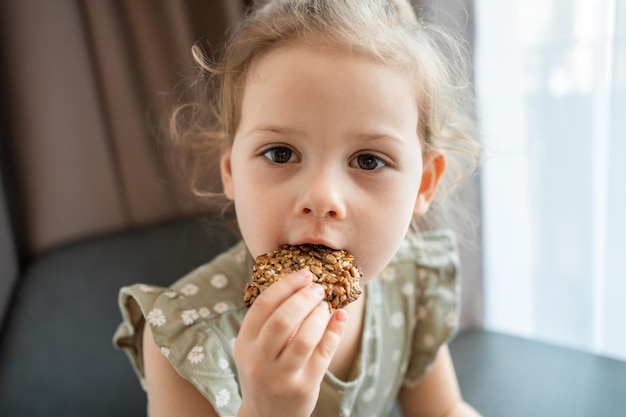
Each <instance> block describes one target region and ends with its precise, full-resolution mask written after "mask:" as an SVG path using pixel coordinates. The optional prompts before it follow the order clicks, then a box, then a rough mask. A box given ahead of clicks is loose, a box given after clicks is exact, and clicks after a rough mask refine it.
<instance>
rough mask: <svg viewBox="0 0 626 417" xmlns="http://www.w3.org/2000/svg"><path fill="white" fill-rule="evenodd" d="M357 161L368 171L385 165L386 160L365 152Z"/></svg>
mask: <svg viewBox="0 0 626 417" xmlns="http://www.w3.org/2000/svg"><path fill="white" fill-rule="evenodd" d="M356 163H357V165H358V167H359V168H360V169H363V170H366V171H373V170H375V169H378V168H381V167H383V166H385V162H383V161H382V160H381V159H380V158H378V157H377V156H375V155H372V154H370V153H365V154H362V155H359V156H357V157H356Z"/></svg>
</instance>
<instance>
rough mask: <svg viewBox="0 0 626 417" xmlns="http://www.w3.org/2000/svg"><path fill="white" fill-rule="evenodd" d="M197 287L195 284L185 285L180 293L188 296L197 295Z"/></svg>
mask: <svg viewBox="0 0 626 417" xmlns="http://www.w3.org/2000/svg"><path fill="white" fill-rule="evenodd" d="M198 290H199V288H198V286H197V285H195V284H187V285H185V286H184V287H183V288H182V289H181V290H180V292H182V293H183V294H185V295H187V296H190V295H196V294H197V293H198Z"/></svg>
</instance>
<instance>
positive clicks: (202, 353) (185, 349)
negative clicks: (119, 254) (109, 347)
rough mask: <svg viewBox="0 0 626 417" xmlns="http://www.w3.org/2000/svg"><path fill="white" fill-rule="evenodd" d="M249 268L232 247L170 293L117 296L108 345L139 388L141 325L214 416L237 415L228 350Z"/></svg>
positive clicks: (155, 290)
mask: <svg viewBox="0 0 626 417" xmlns="http://www.w3.org/2000/svg"><path fill="white" fill-rule="evenodd" d="M250 262H251V261H250V259H248V257H247V251H246V250H245V247H244V246H243V245H238V246H236V247H234V248H233V249H231V250H230V251H229V252H226V253H225V254H223V255H221V256H220V257H218V258H216V260H215V261H213V262H211V263H210V264H207V265H204V266H202V267H200V268H198V269H197V270H195V271H193V272H192V273H190V274H189V275H188V276H186V277H185V278H183V279H181V280H180V281H178V282H177V283H175V284H174V285H173V286H172V287H171V288H162V287H155V286H150V285H145V284H136V285H133V286H129V287H124V288H122V289H121V290H120V294H119V305H120V309H121V312H122V318H123V322H122V323H121V324H120V325H119V327H118V329H117V332H116V333H115V336H114V339H113V341H114V345H115V346H116V347H118V348H120V349H122V350H123V351H124V352H125V353H126V354H127V355H128V357H129V359H130V361H131V364H132V366H133V368H134V370H135V373H136V374H137V376H138V378H139V380H140V382H141V384H142V386H144V388H145V372H144V364H143V349H142V334H143V328H144V326H145V325H146V324H147V325H149V326H150V328H151V330H152V334H153V337H154V341H155V344H156V345H157V346H158V347H159V348H160V350H161V352H162V353H163V355H164V356H165V357H166V358H167V359H168V360H169V362H170V363H171V364H172V366H173V367H174V368H175V369H176V370H177V371H178V373H179V374H180V375H181V376H183V377H184V378H185V379H187V380H189V381H190V382H191V383H192V384H193V385H194V386H195V387H196V388H197V389H198V390H199V391H200V392H201V393H202V394H203V395H204V396H205V397H206V398H207V399H208V400H209V401H210V402H211V404H212V405H213V408H214V409H215V411H216V412H217V413H218V414H219V415H235V414H236V413H237V410H238V409H239V406H240V404H241V395H240V392H239V384H238V380H237V371H236V369H235V363H234V359H233V354H232V346H233V343H234V340H235V338H236V335H237V333H238V331H239V328H240V326H241V322H242V321H243V317H244V315H245V312H246V311H247V309H246V307H245V305H244V304H243V299H242V296H241V294H242V288H243V285H245V282H246V281H247V280H248V278H249V271H251V263H250Z"/></svg>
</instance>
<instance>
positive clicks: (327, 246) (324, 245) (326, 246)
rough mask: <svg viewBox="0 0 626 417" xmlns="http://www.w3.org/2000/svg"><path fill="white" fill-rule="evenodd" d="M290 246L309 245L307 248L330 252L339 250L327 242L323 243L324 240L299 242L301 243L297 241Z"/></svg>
mask: <svg viewBox="0 0 626 417" xmlns="http://www.w3.org/2000/svg"><path fill="white" fill-rule="evenodd" d="M291 245H293V246H302V245H309V246H315V247H317V248H324V249H329V250H331V251H337V250H341V248H337V247H336V246H335V245H333V244H332V243H330V242H328V241H325V240H322V239H307V240H301V241H297V242H295V243H292V244H291Z"/></svg>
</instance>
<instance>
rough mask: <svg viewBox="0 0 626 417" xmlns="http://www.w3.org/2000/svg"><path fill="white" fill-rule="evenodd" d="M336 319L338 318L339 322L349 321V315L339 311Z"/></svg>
mask: <svg viewBox="0 0 626 417" xmlns="http://www.w3.org/2000/svg"><path fill="white" fill-rule="evenodd" d="M335 317H336V318H337V321H343V322H346V321H348V313H346V312H345V311H343V310H337V312H336V313H335Z"/></svg>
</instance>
